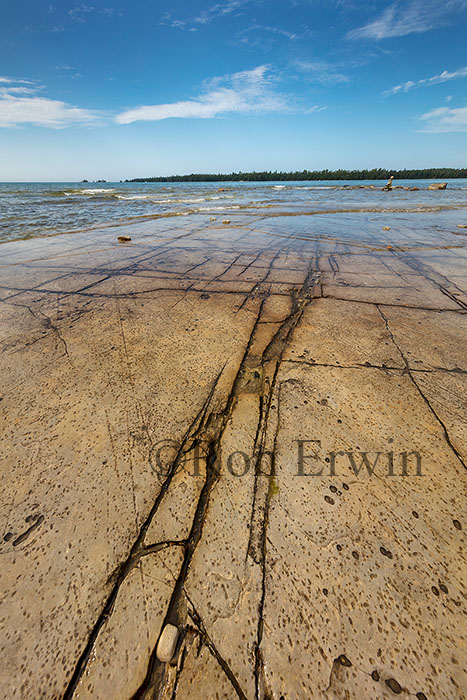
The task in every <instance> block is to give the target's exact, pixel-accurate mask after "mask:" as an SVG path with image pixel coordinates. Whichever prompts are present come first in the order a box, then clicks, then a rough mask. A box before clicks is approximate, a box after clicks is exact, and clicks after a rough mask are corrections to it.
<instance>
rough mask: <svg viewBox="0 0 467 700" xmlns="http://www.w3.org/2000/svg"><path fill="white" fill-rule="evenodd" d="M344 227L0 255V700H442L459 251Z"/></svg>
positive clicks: (458, 594) (83, 243)
mask: <svg viewBox="0 0 467 700" xmlns="http://www.w3.org/2000/svg"><path fill="white" fill-rule="evenodd" d="M355 217H356V218H355V225H354V226H355V230H358V231H359V234H358V235H355V234H354V235H352V236H350V235H349V236H347V237H345V236H343V235H341V236H340V237H331V236H329V235H326V236H320V235H319V231H316V230H313V229H312V226H316V224H314V223H313V222H306V221H305V222H301V224H300V227H299V230H300V235H293V234H292V233H290V232H291V231H292V232H293V230H294V225H295V224H296V223H297V220H298V218H299V217H290V220H289V219H288V218H287V217H281V218H280V220H279V219H278V218H275V219H269V220H268V219H267V218H263V219H261V220H257V219H255V218H254V217H252V216H251V217H248V216H241V215H238V216H236V217H232V219H231V221H230V223H229V224H228V225H227V224H220V223H215V222H211V221H209V219H208V217H204V216H198V217H195V216H193V217H189V218H186V217H183V219H177V220H175V219H170V220H168V219H159V220H154V221H148V222H145V223H144V224H135V225H133V226H129V227H128V229H127V230H128V235H129V237H131V241H130V242H128V243H124V244H122V243H118V242H117V236H118V235H121V233H122V228H121V227H115V228H112V227H107V228H103V229H96V230H95V231H90V232H87V233H80V234H73V235H62V236H55V237H50V238H46V239H31V240H29V241H19V242H14V243H8V244H4V245H2V246H0V343H1V353H0V358H1V373H0V376H1V389H0V397H1V401H0V415H1V421H2V432H1V434H2V440H1V447H0V449H1V457H2V486H3V488H2V494H1V497H0V509H1V518H2V527H3V534H2V540H1V543H0V555H1V563H2V566H1V568H0V576H1V611H0V624H1V628H2V631H3V633H2V640H1V651H2V666H1V669H0V688H1V690H0V694H1V696H2V697H5V698H21V699H22V698H32V697H34V698H48V699H49V698H69V699H71V698H75V699H77V698H94V699H96V698H99V699H100V698H102V699H104V698H105V699H108V698H109V697H111V698H112V699H113V700H114V699H115V700H119V699H122V700H123V699H126V698H163V699H164V700H165V699H169V698H172V699H173V698H177V699H178V700H185V699H188V698H190V699H191V698H193V699H195V698H196V699H198V698H227V699H230V698H247V699H248V700H257V699H258V700H259V699H264V700H272V699H274V700H280V699H281V698H283V699H284V700H292V699H294V700H304V699H308V698H312V699H316V700H321V699H329V700H354V699H355V700H360V699H361V698H376V697H377V698H382V699H389V698H393V697H395V696H396V695H401V696H402V697H414V698H417V699H418V700H423V698H436V700H442V699H443V700H444V699H446V700H450V699H454V698H460V697H462V693H463V689H464V690H465V688H466V687H467V684H466V678H465V674H464V672H463V664H462V659H463V658H465V627H463V626H462V623H461V620H462V616H463V615H464V614H465V597H464V594H463V577H465V550H463V540H464V533H465V529H466V527H467V523H466V519H465V510H464V511H463V508H462V505H463V504H462V496H463V494H464V492H465V483H466V472H465V463H466V446H465V437H466V429H465V425H466V422H465V418H466V406H465V400H464V397H465V395H466V377H467V366H466V357H465V351H464V349H463V348H464V347H465V342H466V339H467V316H466V312H467V294H466V290H467V285H466V279H467V277H466V274H467V273H466V269H467V249H466V248H465V247H464V246H463V244H462V243H459V238H458V237H457V238H456V236H455V235H454V233H452V232H451V230H450V228H449V226H446V230H445V232H444V233H440V230H439V228H438V230H437V232H436V240H430V238H429V236H428V234H426V232H424V233H423V234H422V233H421V232H417V231H416V230H415V229H414V228H413V227H412V228H411V227H406V228H404V226H402V225H401V226H399V227H396V228H395V227H394V226H392V227H391V234H390V235H391V237H392V238H391V241H390V243H391V245H390V247H389V248H388V246H387V245H386V243H387V240H385V239H382V238H381V236H382V235H383V234H382V232H381V228H380V226H379V224H378V223H377V224H375V225H373V224H371V222H370V221H369V220H368V219H367V218H366V217H365V216H364V215H355ZM358 217H360V218H358ZM174 222H175V223H174ZM180 222H181V223H180ZM307 226H309V232H308V233H307V228H306V227H307ZM372 226H373V229H372ZM297 227H298V224H297ZM127 230H125V233H126V232H127ZM173 628H176V629H177V630H178V637H177V635H176V633H175V630H174V629H173ZM164 630H166V631H167V630H168V631H169V632H171V633H173V634H172V637H171V640H172V641H171V645H170V654H172V652H173V657H172V659H171V660H170V661H168V660H167V659H166V656H167V655H168V654H169V652H168V651H167V650H166V651H164V654H163V655H162V656H163V659H162V660H161V658H159V656H160V655H161V654H159V656H158V653H157V649H158V642H159V638H160V635H161V633H162V632H163V631H164ZM161 646H163V645H161ZM166 646H167V645H166ZM160 648H161V647H160Z"/></svg>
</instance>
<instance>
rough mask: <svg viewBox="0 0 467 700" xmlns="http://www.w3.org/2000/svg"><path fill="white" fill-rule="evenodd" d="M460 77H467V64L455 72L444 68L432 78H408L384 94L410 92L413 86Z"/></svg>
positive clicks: (434, 83) (443, 81)
mask: <svg viewBox="0 0 467 700" xmlns="http://www.w3.org/2000/svg"><path fill="white" fill-rule="evenodd" d="M458 78H467V66H465V67H464V68H458V69H457V70H456V71H454V72H453V73H449V72H448V71H447V70H443V71H442V72H441V73H439V74H438V75H433V76H432V77H431V78H422V79H421V80H416V81H415V82H414V81H413V80H408V81H407V82H406V83H402V85H396V86H395V87H393V88H391V89H390V90H385V92H383V95H385V96H388V95H396V94H397V93H398V92H408V91H409V90H412V88H417V87H427V86H428V85H436V84H437V83H446V82H447V81H448V80H456V79H458Z"/></svg>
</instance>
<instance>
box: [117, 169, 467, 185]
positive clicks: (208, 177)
mask: <svg viewBox="0 0 467 700" xmlns="http://www.w3.org/2000/svg"><path fill="white" fill-rule="evenodd" d="M391 175H393V176H394V179H395V180H436V179H443V180H446V179H456V178H467V168H419V169H413V170H388V169H387V168H373V169H372V170H300V171H296V172H289V173H284V172H278V171H277V170H275V171H274V172H271V171H266V170H265V171H262V172H256V171H254V172H251V173H242V172H238V173H230V174H222V173H217V175H216V174H212V173H192V174H191V175H171V176H159V177H135V178H133V179H132V180H125V182H277V181H280V182H287V181H289V180H291V181H300V180H305V181H316V180H387V179H388V178H389V177H390V176H391Z"/></svg>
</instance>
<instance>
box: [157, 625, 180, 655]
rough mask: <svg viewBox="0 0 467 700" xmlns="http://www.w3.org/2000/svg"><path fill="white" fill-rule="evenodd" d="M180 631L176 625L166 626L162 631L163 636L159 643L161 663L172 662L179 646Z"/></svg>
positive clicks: (158, 651) (158, 649)
mask: <svg viewBox="0 0 467 700" xmlns="http://www.w3.org/2000/svg"><path fill="white" fill-rule="evenodd" d="M177 640H178V629H177V627H175V625H170V624H169V625H166V626H165V627H164V629H163V630H162V634H161V636H160V637H159V641H158V642H157V651H156V654H157V658H158V659H159V661H163V662H164V663H169V661H172V658H173V655H174V653H175V648H176V646H177Z"/></svg>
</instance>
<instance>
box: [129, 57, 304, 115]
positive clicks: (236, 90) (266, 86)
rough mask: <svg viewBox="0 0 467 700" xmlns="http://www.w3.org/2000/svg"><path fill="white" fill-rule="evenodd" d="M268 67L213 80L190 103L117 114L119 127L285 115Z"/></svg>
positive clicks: (260, 67) (285, 106)
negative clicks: (228, 116) (233, 115)
mask: <svg viewBox="0 0 467 700" xmlns="http://www.w3.org/2000/svg"><path fill="white" fill-rule="evenodd" d="M272 83H273V80H272V78H271V77H269V76H268V66H258V67H257V68H254V69H253V70H250V71H242V72H240V73H234V74H233V75H227V76H222V77H219V78H212V79H211V80H209V81H206V82H205V84H204V90H203V92H202V93H201V94H200V95H199V96H198V97H196V98H194V99H192V100H186V101H182V102H173V103H171V104H157V105H147V106H141V107H136V108H134V109H130V110H127V111H126V112H123V113H122V114H118V115H117V116H116V118H115V121H116V122H117V123H118V124H131V123H132V122H136V121H158V120H161V119H171V118H174V117H178V118H199V119H211V118H213V117H217V116H220V115H222V114H227V113H229V112H230V113H232V112H242V113H247V112H284V111H288V110H290V106H289V105H288V104H287V100H286V98H285V97H284V96H283V95H280V94H279V93H277V92H275V91H274V89H273V86H272Z"/></svg>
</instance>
